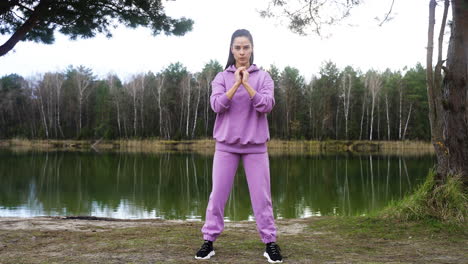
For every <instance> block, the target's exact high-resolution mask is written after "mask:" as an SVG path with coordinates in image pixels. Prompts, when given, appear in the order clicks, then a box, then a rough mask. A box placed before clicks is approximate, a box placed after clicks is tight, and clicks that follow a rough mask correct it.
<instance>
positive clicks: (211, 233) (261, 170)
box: [202, 150, 276, 243]
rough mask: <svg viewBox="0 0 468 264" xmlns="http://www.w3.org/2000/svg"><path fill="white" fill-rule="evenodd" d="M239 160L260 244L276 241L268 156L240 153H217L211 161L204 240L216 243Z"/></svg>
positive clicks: (264, 154)
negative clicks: (211, 172)
mask: <svg viewBox="0 0 468 264" xmlns="http://www.w3.org/2000/svg"><path fill="white" fill-rule="evenodd" d="M240 159H242V164H243V165H244V169H245V175H246V178H247V183H248V185H249V192H250V200H251V202H252V207H253V211H254V215H255V220H256V222H257V230H258V233H259V234H260V237H261V239H262V241H263V243H269V242H276V227H275V222H274V218H273V209H272V204H271V193H270V166H269V161H268V153H267V152H264V153H245V154H244V153H242V154H240V153H231V152H225V151H219V150H216V151H215V154H214V159H213V186H212V190H211V195H210V199H209V201H208V206H207V208H206V218H205V224H204V225H203V228H202V233H203V239H204V240H210V241H215V240H216V238H217V237H218V236H219V235H220V234H221V232H222V231H223V229H224V206H225V205H226V201H227V199H228V197H229V194H230V192H231V188H232V184H233V181H234V176H235V175H236V170H237V166H238V164H239V160H240Z"/></svg>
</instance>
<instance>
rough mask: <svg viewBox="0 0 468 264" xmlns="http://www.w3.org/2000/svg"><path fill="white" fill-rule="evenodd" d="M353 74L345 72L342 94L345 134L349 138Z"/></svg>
mask: <svg viewBox="0 0 468 264" xmlns="http://www.w3.org/2000/svg"><path fill="white" fill-rule="evenodd" d="M351 86H352V83H351V75H350V74H345V75H343V77H342V87H343V89H342V94H341V98H342V99H343V112H344V116H345V135H346V139H348V117H349V102H350V98H351Z"/></svg>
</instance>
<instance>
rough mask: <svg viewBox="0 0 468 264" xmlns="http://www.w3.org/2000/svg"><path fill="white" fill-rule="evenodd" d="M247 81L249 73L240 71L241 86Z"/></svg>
mask: <svg viewBox="0 0 468 264" xmlns="http://www.w3.org/2000/svg"><path fill="white" fill-rule="evenodd" d="M248 81H249V72H248V71H247V70H246V69H244V70H242V84H246V83H247V82H248Z"/></svg>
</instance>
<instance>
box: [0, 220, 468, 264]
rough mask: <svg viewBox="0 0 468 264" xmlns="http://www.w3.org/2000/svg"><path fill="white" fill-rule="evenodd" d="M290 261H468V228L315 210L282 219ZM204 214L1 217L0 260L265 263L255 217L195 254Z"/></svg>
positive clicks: (232, 225) (230, 225)
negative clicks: (175, 217)
mask: <svg viewBox="0 0 468 264" xmlns="http://www.w3.org/2000/svg"><path fill="white" fill-rule="evenodd" d="M276 225H277V227H278V244H279V245H280V246H281V249H282V254H283V256H284V263H368V264H370V263H467V260H468V251H467V250H466V249H467V248H468V229H467V228H466V227H465V228H462V227H457V226H448V225H443V224H440V223H437V222H427V221H426V222H401V221H397V220H392V219H382V218H376V217H366V216H357V217H333V216H315V217H310V218H305V219H288V220H284V219H283V220H277V221H276ZM201 227H202V222H200V221H196V222H193V221H170V220H154V219H148V220H119V219H108V218H94V217H88V218H86V217H85V218H84V219H67V218H64V217H33V218H10V217H0V263H2V264H7V263H11V264H13V263H14V264H18V263H41V264H42V263H44V264H45V263H152V264H155V263H267V261H266V259H265V258H264V257H263V256H262V255H263V250H264V245H263V244H262V243H261V241H260V239H259V236H258V234H257V232H256V227H255V222H252V221H236V222H226V229H225V231H224V232H223V234H222V235H221V236H220V237H219V238H218V240H217V241H216V243H215V251H216V255H215V256H214V257H212V258H211V259H210V260H208V261H197V260H195V259H194V255H195V252H196V250H197V249H198V248H199V247H200V246H201V244H202V240H201V234H200V229H201Z"/></svg>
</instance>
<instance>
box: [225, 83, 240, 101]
mask: <svg viewBox="0 0 468 264" xmlns="http://www.w3.org/2000/svg"><path fill="white" fill-rule="evenodd" d="M240 85H241V83H240V82H235V83H234V85H233V86H232V87H231V89H229V90H228V91H227V92H226V96H227V97H228V98H229V100H231V99H232V97H234V94H235V93H236V91H237V89H239V86H240Z"/></svg>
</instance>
